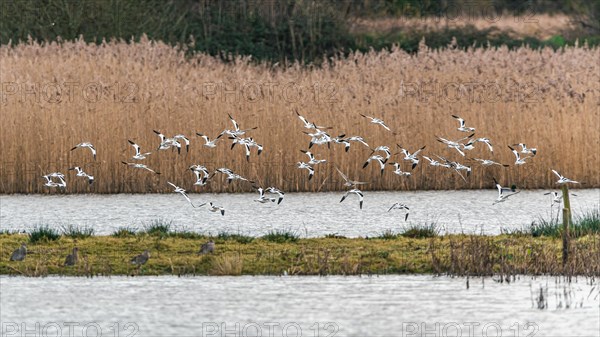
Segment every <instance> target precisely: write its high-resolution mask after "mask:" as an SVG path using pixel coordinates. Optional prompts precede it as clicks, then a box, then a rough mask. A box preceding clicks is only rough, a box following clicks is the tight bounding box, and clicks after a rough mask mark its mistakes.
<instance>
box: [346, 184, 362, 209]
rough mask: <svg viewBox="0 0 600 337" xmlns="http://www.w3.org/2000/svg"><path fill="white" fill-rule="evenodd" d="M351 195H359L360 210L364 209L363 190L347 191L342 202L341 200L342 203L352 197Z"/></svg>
mask: <svg viewBox="0 0 600 337" xmlns="http://www.w3.org/2000/svg"><path fill="white" fill-rule="evenodd" d="M350 193H354V194H356V195H358V205H359V207H360V209H362V206H363V199H364V195H363V192H362V191H361V190H359V189H358V188H353V189H351V190H349V191H347V192H346V193H345V194H344V196H342V200H340V202H342V201H344V200H345V199H346V197H347V196H349V195H350Z"/></svg>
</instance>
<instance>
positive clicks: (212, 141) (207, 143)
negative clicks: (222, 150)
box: [196, 132, 223, 148]
mask: <svg viewBox="0 0 600 337" xmlns="http://www.w3.org/2000/svg"><path fill="white" fill-rule="evenodd" d="M196 135H198V136H200V137H202V138H203V139H204V144H202V145H204V146H206V147H210V148H213V147H217V141H218V140H219V138H221V137H222V136H223V134H222V133H220V134H219V135H218V136H217V137H216V138H215V139H210V138H208V136H207V135H205V134H202V133H199V132H196Z"/></svg>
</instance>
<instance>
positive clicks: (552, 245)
mask: <svg viewBox="0 0 600 337" xmlns="http://www.w3.org/2000/svg"><path fill="white" fill-rule="evenodd" d="M408 236H413V235H408ZM408 236H405V235H392V234H390V233H384V234H382V235H381V236H379V237H376V238H354V239H349V238H344V237H339V236H334V235H332V236H328V237H325V238H314V239H301V238H298V237H297V236H295V235H293V234H290V233H271V234H269V235H267V236H264V237H261V238H249V237H245V236H240V235H227V234H221V235H219V236H217V237H213V238H212V239H213V240H214V241H215V244H216V248H215V252H214V253H213V254H207V255H198V254H197V253H198V251H199V249H200V245H201V244H203V243H205V242H207V241H208V240H209V239H210V238H208V237H203V236H200V235H197V234H196V235H191V234H190V233H188V234H186V233H179V234H177V233H170V234H169V233H162V234H161V233H159V232H155V233H154V234H149V233H138V234H132V233H128V232H127V231H122V232H121V233H120V234H116V235H113V236H89V237H83V238H80V239H74V238H72V237H69V236H64V235H63V236H60V237H58V238H56V239H54V240H52V239H50V240H45V239H44V240H37V241H36V242H35V243H28V255H27V258H26V259H25V260H24V261H22V262H9V256H10V254H11V252H12V251H13V250H14V249H16V248H17V247H18V246H19V245H20V243H22V242H29V241H28V240H29V237H28V236H27V235H24V234H2V235H0V274H10V275H26V276H45V275H78V276H100V275H105V276H109V275H139V274H143V275H241V274H244V275H281V274H285V273H287V274H289V275H328V274H338V275H360V274H389V273H392V274H404V273H435V274H450V275H500V276H509V275H513V274H570V275H600V258H599V257H600V236H599V235H598V234H593V235H585V236H582V237H578V238H575V239H573V240H572V243H571V253H570V260H569V263H568V264H567V266H566V268H565V269H563V267H562V263H561V240H560V238H557V237H549V236H540V237H533V236H527V235H500V236H476V235H470V236H469V235H447V236H432V237H408ZM75 246H76V247H78V248H79V252H80V259H79V262H78V264H77V265H76V266H74V267H63V263H64V260H65V256H66V255H67V254H68V253H70V252H71V250H72V248H73V247H75ZM146 249H147V250H149V251H150V254H151V257H150V259H149V261H148V263H147V264H146V265H144V266H143V268H142V269H137V268H136V267H135V266H134V265H132V264H130V263H129V261H130V259H131V258H132V257H133V256H135V255H137V254H140V253H141V252H143V251H144V250H146Z"/></svg>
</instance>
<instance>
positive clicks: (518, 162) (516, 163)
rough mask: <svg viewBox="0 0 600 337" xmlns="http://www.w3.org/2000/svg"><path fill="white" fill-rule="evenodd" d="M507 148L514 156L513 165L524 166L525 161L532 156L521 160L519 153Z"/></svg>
mask: <svg viewBox="0 0 600 337" xmlns="http://www.w3.org/2000/svg"><path fill="white" fill-rule="evenodd" d="M508 148H509V149H510V150H511V151H512V153H513V154H514V155H515V165H523V164H525V159H528V158H533V156H528V157H523V158H521V155H520V154H519V152H518V151H517V150H515V149H513V148H512V147H510V145H509V146H508Z"/></svg>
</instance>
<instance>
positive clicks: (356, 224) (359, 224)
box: [0, 189, 600, 237]
mask: <svg viewBox="0 0 600 337" xmlns="http://www.w3.org/2000/svg"><path fill="white" fill-rule="evenodd" d="M545 192H547V191H543V190H528V191H522V192H521V193H519V194H517V195H514V196H512V197H510V198H509V199H508V200H507V201H505V202H503V203H499V204H496V205H492V203H493V201H494V200H495V198H496V196H497V192H496V190H468V191H464V190H463V191H417V192H365V199H364V206H363V209H362V210H361V209H359V205H358V200H357V196H356V195H354V194H352V195H350V196H348V198H346V200H345V201H344V202H342V203H340V199H341V197H342V195H343V193H342V192H337V193H287V194H286V195H285V199H284V200H283V202H282V203H281V204H280V205H277V204H276V203H274V204H273V203H269V204H260V203H258V202H254V201H253V200H254V199H256V198H257V196H258V194H248V193H245V194H191V195H190V198H191V199H192V200H193V202H195V203H196V204H199V203H200V202H208V201H213V202H214V203H215V204H217V205H220V206H223V207H225V209H226V212H225V216H221V214H219V213H212V212H209V211H208V207H207V206H204V207H201V208H193V207H192V206H191V205H190V204H188V203H187V202H186V201H185V199H184V198H183V197H182V196H181V195H178V194H113V195H52V196H50V195H2V196H0V229H1V230H19V231H20V230H28V229H31V228H34V227H35V226H37V225H41V224H47V225H51V226H55V227H59V228H60V227H61V226H65V225H76V226H91V227H93V228H94V229H95V234H97V235H106V234H110V233H112V232H113V231H114V230H115V229H117V228H119V227H124V226H127V227H136V228H143V227H144V226H146V225H148V224H149V223H150V222H151V221H153V220H156V219H163V220H166V221H171V222H172V225H173V229H182V230H192V231H196V232H200V233H207V234H217V233H219V232H222V231H226V232H231V233H240V234H244V235H250V236H261V235H264V234H266V233H268V232H269V231H272V230H275V229H281V230H288V231H294V232H297V233H298V234H299V235H301V236H302V237H319V236H324V235H326V234H332V233H337V234H339V235H344V236H347V237H357V236H373V235H378V234H381V233H382V232H383V231H386V230H393V231H402V230H403V228H405V227H406V226H408V225H409V224H411V223H412V224H428V223H432V222H435V223H437V225H438V226H439V227H440V229H441V230H443V231H444V232H450V233H460V232H463V233H466V234H472V233H477V234H480V233H484V234H499V233H500V232H501V230H502V229H514V228H522V227H524V226H528V225H530V224H531V223H532V222H533V221H535V220H536V219H538V218H539V217H544V218H545V219H549V218H550V217H551V213H550V211H551V208H550V205H551V200H552V197H551V196H549V195H544V193H545ZM574 193H576V194H577V196H574V197H572V198H571V205H572V208H573V210H574V214H575V216H576V215H577V214H578V213H579V214H580V213H582V212H584V211H589V210H592V209H594V208H595V209H597V208H598V207H599V206H598V205H599V204H600V189H586V190H575V191H574ZM395 202H401V203H404V204H406V205H407V206H408V207H409V208H410V214H409V217H408V221H407V222H405V221H404V213H403V212H401V211H397V210H392V211H391V212H388V209H389V207H390V206H391V205H392V204H393V203H395ZM557 211H558V207H556V206H554V208H553V214H554V215H556V213H557Z"/></svg>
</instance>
